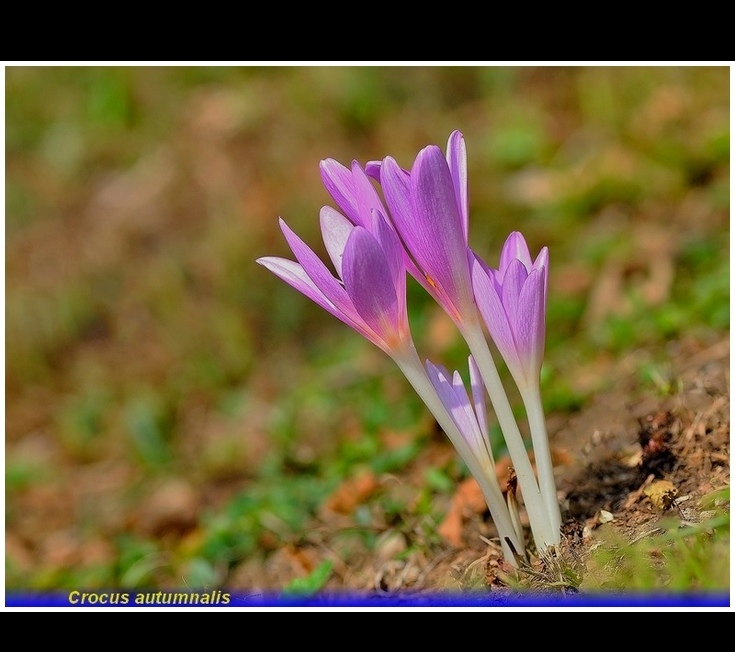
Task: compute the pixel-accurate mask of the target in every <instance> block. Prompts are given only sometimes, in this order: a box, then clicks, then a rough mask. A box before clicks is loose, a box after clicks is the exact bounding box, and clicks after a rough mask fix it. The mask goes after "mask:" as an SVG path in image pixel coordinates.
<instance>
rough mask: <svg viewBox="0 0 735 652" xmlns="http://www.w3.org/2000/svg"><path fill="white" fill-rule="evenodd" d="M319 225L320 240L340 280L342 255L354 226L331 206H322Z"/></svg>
mask: <svg viewBox="0 0 735 652" xmlns="http://www.w3.org/2000/svg"><path fill="white" fill-rule="evenodd" d="M319 223H320V224H321V228H322V239H323V240H324V246H325V247H326V249H327V253H328V254H329V258H330V259H331V260H332V263H333V264H334V269H335V270H336V271H337V275H338V276H339V277H340V278H342V254H343V253H344V250H345V244H347V238H348V237H349V235H350V233H352V229H354V228H355V225H354V224H353V223H352V222H350V220H348V219H347V218H346V217H345V216H344V215H342V213H340V212H339V211H336V210H335V209H334V208H332V207H331V206H324V207H323V208H322V210H321V212H320V213H319Z"/></svg>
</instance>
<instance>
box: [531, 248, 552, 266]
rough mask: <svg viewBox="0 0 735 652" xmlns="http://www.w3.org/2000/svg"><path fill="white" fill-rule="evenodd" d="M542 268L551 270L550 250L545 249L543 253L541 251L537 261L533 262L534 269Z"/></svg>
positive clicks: (542, 250)
mask: <svg viewBox="0 0 735 652" xmlns="http://www.w3.org/2000/svg"><path fill="white" fill-rule="evenodd" d="M541 267H546V269H548V268H549V248H548V247H543V248H542V249H541V251H539V254H538V256H536V260H534V261H533V269H539V268H541Z"/></svg>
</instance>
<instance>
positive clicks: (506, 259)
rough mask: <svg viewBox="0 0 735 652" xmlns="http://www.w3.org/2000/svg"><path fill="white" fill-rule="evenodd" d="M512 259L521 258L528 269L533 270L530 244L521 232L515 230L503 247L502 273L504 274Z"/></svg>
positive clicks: (501, 257) (501, 254)
mask: <svg viewBox="0 0 735 652" xmlns="http://www.w3.org/2000/svg"><path fill="white" fill-rule="evenodd" d="M512 260H520V261H521V262H522V263H523V264H524V265H525V267H526V269H527V270H528V271H530V270H531V267H532V263H531V254H530V253H529V251H528V245H527V244H526V240H525V238H524V237H523V235H522V234H521V233H519V232H518V231H513V233H511V234H510V235H509V236H508V238H507V239H506V241H505V244H504V245H503V249H502V251H501V252H500V268H499V270H500V273H501V274H504V273H505V270H506V269H507V268H508V265H510V262H511V261H512Z"/></svg>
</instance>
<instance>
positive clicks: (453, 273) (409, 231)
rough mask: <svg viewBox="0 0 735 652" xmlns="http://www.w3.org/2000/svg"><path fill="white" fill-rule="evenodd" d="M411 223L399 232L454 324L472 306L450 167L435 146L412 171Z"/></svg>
mask: <svg viewBox="0 0 735 652" xmlns="http://www.w3.org/2000/svg"><path fill="white" fill-rule="evenodd" d="M410 182H411V206H412V209H413V210H412V211H411V218H410V220H409V221H408V222H404V223H403V224H401V225H400V226H399V227H398V230H399V232H400V234H401V236H402V237H403V240H404V242H405V243H406V245H407V247H408V249H409V250H410V252H411V253H412V254H413V256H414V258H415V259H416V262H417V263H418V265H419V267H420V268H421V269H422V271H423V272H424V273H425V274H426V275H427V277H428V280H429V283H433V284H434V285H436V286H437V288H438V289H439V291H440V293H441V294H442V295H443V297H442V298H443V299H444V308H445V309H449V310H450V313H451V314H452V316H453V317H454V318H455V319H461V311H462V310H463V309H464V308H466V307H467V306H468V305H469V304H471V303H472V294H471V287H470V278H469V276H470V275H469V267H468V262H467V241H466V240H465V237H464V230H463V226H462V220H461V218H460V215H459V212H458V208H457V201H456V196H455V192H454V183H453V181H452V176H451V174H450V172H449V166H448V165H447V162H446V160H445V159H444V156H443V154H442V152H441V150H440V149H439V148H438V147H436V146H435V145H429V146H428V147H425V148H424V149H423V150H421V152H419V155H418V157H417V158H416V162H415V163H414V166H413V168H412V170H411V177H410Z"/></svg>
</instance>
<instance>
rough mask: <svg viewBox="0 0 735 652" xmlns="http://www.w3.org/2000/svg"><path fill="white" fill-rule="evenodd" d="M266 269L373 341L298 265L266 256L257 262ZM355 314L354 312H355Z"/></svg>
mask: <svg viewBox="0 0 735 652" xmlns="http://www.w3.org/2000/svg"><path fill="white" fill-rule="evenodd" d="M256 262H257V263H258V264H260V265H262V266H263V267H265V268H266V269H268V270H270V271H271V272H273V273H274V274H275V275H276V276H277V277H278V278H280V279H281V280H283V281H285V282H286V283H288V284H289V285H290V286H291V287H293V288H295V289H296V290H298V291H299V292H301V294H303V295H304V296H306V297H308V298H309V299H311V300H312V301H313V302H314V303H316V304H317V305H318V306H321V307H322V308H324V310H326V311H327V312H328V313H330V314H331V315H334V316H335V317H336V318H337V319H339V320H340V321H342V322H344V323H345V324H347V325H348V326H349V327H350V328H353V329H354V330H356V331H357V332H358V333H360V335H362V336H363V337H366V338H367V339H369V340H370V341H373V334H372V333H370V332H369V331H368V330H367V329H366V328H365V326H364V325H363V324H362V323H361V321H355V320H354V319H351V318H350V317H348V316H347V315H346V314H345V313H344V312H342V311H341V310H339V309H338V308H337V307H336V306H335V305H334V304H333V303H332V302H331V301H329V299H327V298H326V297H325V296H324V295H323V294H322V292H321V291H320V290H319V288H318V287H317V286H316V285H314V281H312V280H311V279H310V278H309V276H308V274H307V273H306V272H305V271H304V268H303V267H301V265H299V264H298V263H296V262H294V261H293V260H288V259H287V258H279V257H276V256H265V257H263V258H258V260H257V261H256ZM353 313H354V310H353Z"/></svg>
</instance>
